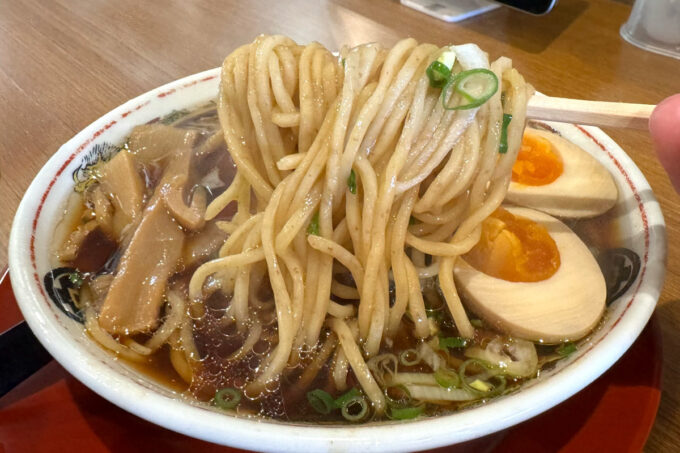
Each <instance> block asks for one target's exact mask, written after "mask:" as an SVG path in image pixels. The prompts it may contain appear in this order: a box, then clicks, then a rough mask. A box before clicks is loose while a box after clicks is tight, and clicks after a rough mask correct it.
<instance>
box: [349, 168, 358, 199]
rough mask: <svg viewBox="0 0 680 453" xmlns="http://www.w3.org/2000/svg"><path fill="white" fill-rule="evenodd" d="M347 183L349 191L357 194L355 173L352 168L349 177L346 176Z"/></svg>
mask: <svg viewBox="0 0 680 453" xmlns="http://www.w3.org/2000/svg"><path fill="white" fill-rule="evenodd" d="M347 185H348V186H349V191H350V192H351V193H352V194H354V195H356V194H357V175H356V173H354V170H352V171H350V172H349V178H347Z"/></svg>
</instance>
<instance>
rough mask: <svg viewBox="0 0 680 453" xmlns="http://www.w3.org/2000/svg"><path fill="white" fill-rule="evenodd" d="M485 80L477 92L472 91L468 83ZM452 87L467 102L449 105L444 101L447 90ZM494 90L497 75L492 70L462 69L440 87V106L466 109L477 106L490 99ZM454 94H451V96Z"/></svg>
mask: <svg viewBox="0 0 680 453" xmlns="http://www.w3.org/2000/svg"><path fill="white" fill-rule="evenodd" d="M480 82H485V86H484V87H482V88H481V91H480V90H479V89H478V90H477V91H478V92H477V93H473V92H472V91H471V89H470V88H468V85H469V84H471V83H480ZM451 89H453V93H454V94H455V93H458V94H460V95H461V97H463V98H464V99H465V100H467V101H468V103H467V104H461V105H456V106H449V105H447V103H446V97H447V94H448V92H449V91H451ZM496 91H498V77H496V74H494V73H493V72H492V71H489V70H488V69H483V68H477V69H470V70H468V71H462V72H459V73H458V74H456V75H454V76H452V77H451V78H450V79H449V81H448V82H447V84H446V85H445V86H444V88H443V89H442V106H444V109H446V110H468V109H473V108H476V107H479V106H480V105H482V104H484V103H485V102H486V101H488V100H489V99H491V96H493V95H494V94H495V93H496ZM453 96H454V95H453V94H452V95H451V97H453Z"/></svg>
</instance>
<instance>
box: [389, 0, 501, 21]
mask: <svg viewBox="0 0 680 453" xmlns="http://www.w3.org/2000/svg"><path fill="white" fill-rule="evenodd" d="M401 4H402V5H404V6H408V7H409V8H413V9H415V10H417V11H420V12H421V13H425V14H427V15H429V16H432V17H436V18H437V19H441V20H444V21H446V22H459V21H461V20H465V19H468V18H470V17H473V16H476V15H478V14H482V13H485V12H487V11H491V10H492V9H496V8H498V7H499V6H500V5H498V4H496V3H492V2H490V1H487V0H401Z"/></svg>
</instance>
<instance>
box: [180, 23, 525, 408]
mask: <svg viewBox="0 0 680 453" xmlns="http://www.w3.org/2000/svg"><path fill="white" fill-rule="evenodd" d="M445 52H446V53H452V54H453V55H454V56H455V59H456V62H455V63H454V64H453V66H454V67H453V72H462V71H469V70H475V69H479V68H482V69H487V70H490V71H491V72H492V73H493V75H494V76H495V78H496V79H497V81H498V82H497V83H498V86H499V89H497V90H496V91H495V93H493V95H492V96H491V97H490V98H489V99H488V100H487V101H486V102H485V103H483V104H482V105H480V106H476V107H472V108H468V109H459V110H454V109H448V108H446V106H447V103H453V102H454V101H455V99H452V98H454V97H456V93H454V92H453V90H449V98H448V99H447V98H444V99H443V102H442V92H441V91H442V90H441V89H437V88H433V87H432V86H431V84H430V78H428V75H427V74H426V70H427V68H428V67H429V66H430V65H431V64H432V62H433V61H435V60H437V59H438V58H439V57H441V56H442V54H443V53H445ZM472 83H474V81H473V82H472ZM527 94H528V93H527V86H526V85H525V83H524V80H523V79H522V77H521V76H520V75H519V74H518V73H517V71H516V70H514V69H513V68H512V66H511V62H510V60H508V59H506V58H501V59H499V60H497V61H495V62H494V63H493V64H490V63H489V61H488V57H487V55H486V54H485V53H484V52H482V51H481V50H480V49H479V48H478V47H477V46H476V45H472V44H468V45H463V46H451V47H450V48H445V49H440V48H438V47H436V46H433V45H431V44H420V45H419V44H418V43H417V42H416V41H415V40H413V39H406V40H403V41H401V42H399V43H397V44H396V45H395V46H394V47H393V48H392V49H389V50H385V49H383V48H382V47H380V46H379V45H375V44H369V45H363V46H359V47H356V48H353V49H349V50H347V51H344V52H342V58H341V60H339V59H338V58H336V57H334V56H333V54H332V53H331V52H330V51H328V50H327V49H325V48H323V47H322V46H320V45H318V44H311V45H309V46H306V47H300V46H298V45H296V44H295V43H294V42H292V41H291V40H289V39H287V38H285V37H280V36H261V37H259V38H257V39H256V40H255V42H254V43H252V44H250V45H247V46H244V47H241V48H240V49H238V50H236V51H235V52H234V53H233V54H232V55H230V56H229V57H227V59H226V60H225V62H224V65H223V67H222V80H221V86H220V94H219V101H218V102H219V105H218V111H219V118H220V124H221V125H222V130H223V132H224V137H225V141H226V142H227V146H228V149H229V150H230V153H231V156H232V157H233V159H234V162H235V163H236V166H237V169H238V170H237V175H236V178H235V180H234V183H232V186H231V187H230V189H229V190H228V191H227V192H225V193H224V194H222V196H220V197H218V198H217V199H215V200H214V201H213V202H212V203H211V205H210V206H209V208H208V215H210V214H211V213H212V212H218V211H219V210H221V208H223V207H225V206H227V204H228V203H229V202H231V201H234V200H236V201H238V211H237V214H236V216H235V217H234V220H233V221H232V222H231V223H230V225H229V226H230V227H231V228H233V232H232V237H231V239H230V240H229V242H230V243H229V242H228V243H227V244H226V245H225V246H224V247H223V248H222V250H221V251H220V255H221V257H220V258H218V259H216V260H214V261H211V262H208V263H206V264H204V265H203V266H202V267H200V268H199V269H198V270H197V272H196V273H195V274H194V276H193V277H192V279H191V286H190V296H191V297H194V298H195V297H200V296H201V292H202V287H203V285H204V283H205V279H206V278H207V277H208V276H209V275H213V276H214V275H215V274H218V275H219V276H218V277H217V278H218V279H220V285H221V290H222V291H227V292H232V294H233V298H232V302H231V306H230V308H231V310H230V312H233V315H234V317H235V320H236V322H237V323H238V324H239V325H240V326H243V327H245V326H246V325H247V323H248V322H249V317H248V292H249V291H248V288H249V286H250V285H249V281H250V279H251V278H252V274H253V273H256V274H257V273H260V274H261V273H265V272H266V273H267V275H268V277H269V280H270V283H271V286H272V289H273V293H274V301H275V304H276V312H277V321H278V334H279V339H278V344H277V346H276V349H275V350H274V352H273V353H272V355H271V359H270V360H269V361H268V363H266V364H264V366H263V367H262V370H261V373H260V374H259V376H258V377H257V378H256V380H255V381H254V382H253V386H258V385H262V386H263V385H264V384H266V383H267V382H268V381H271V380H272V379H277V378H278V376H279V375H280V374H281V373H282V372H283V370H284V369H285V367H286V366H287V365H288V364H289V363H290V362H294V361H296V360H297V358H296V357H295V355H296V354H297V353H298V351H299V350H300V348H301V347H302V348H305V347H306V348H310V347H313V346H315V345H316V344H317V342H318V341H319V336H320V333H321V330H322V328H323V327H324V326H325V325H327V326H329V327H330V328H331V329H332V330H333V332H335V333H336V334H337V335H338V337H339V339H340V347H341V348H342V351H343V353H344V355H345V357H346V358H347V361H348V362H349V364H350V366H351V367H352V370H353V371H354V373H355V375H356V376H357V379H358V380H359V381H360V383H361V386H362V388H363V390H364V391H365V392H366V393H367V395H368V397H369V398H370V399H371V401H372V402H373V404H374V405H375V408H376V410H378V411H381V410H382V408H383V407H384V405H385V403H384V396H383V394H382V392H381V391H380V389H379V388H378V386H377V385H375V380H374V379H373V377H372V376H371V374H370V372H369V371H368V369H367V368H366V365H365V362H364V355H365V356H366V357H373V356H375V355H377V354H378V353H379V351H380V346H381V344H383V342H390V341H391V338H392V337H393V336H394V335H395V334H396V333H397V331H398V328H399V326H400V324H401V322H402V319H403V318H404V316H407V313H408V316H409V318H410V321H411V322H412V329H413V333H414V335H415V336H416V337H418V338H422V339H425V338H427V337H429V336H430V334H431V333H430V325H429V323H428V318H427V314H426V311H425V304H424V301H423V296H422V291H421V284H420V279H419V276H435V275H436V276H438V278H439V282H440V285H441V289H442V292H443V293H444V296H445V299H446V302H447V304H448V307H449V310H450V312H451V314H452V315H453V318H454V321H455V324H456V327H457V328H458V330H459V332H460V334H461V335H462V336H463V337H466V338H472V337H473V335H474V329H473V327H472V326H471V325H470V322H469V320H468V318H467V316H466V314H465V311H464V309H463V307H462V305H461V302H460V299H459V297H458V294H457V292H456V288H455V285H454V282H453V263H454V261H455V259H456V256H458V255H461V254H464V253H466V252H467V251H469V250H470V248H472V246H474V244H475V243H476V242H477V239H478V238H479V236H480V232H481V222H482V220H484V219H485V218H486V217H487V216H488V215H489V214H491V213H492V212H493V211H495V210H496V208H498V206H499V205H500V204H501V202H502V200H503V197H504V195H505V193H506V191H507V187H508V184H509V182H510V175H511V168H512V164H513V163H514V159H515V156H516V153H517V151H518V149H519V145H520V143H521V139H522V131H523V128H524V122H525V115H526V103H527ZM504 113H507V114H510V115H512V118H513V120H512V122H511V123H510V125H509V126H508V128H507V132H506V133H507V138H506V140H507V146H508V151H507V152H505V153H503V154H500V153H499V152H498V150H499V146H500V145H501V125H502V122H503V114H504ZM279 167H283V168H284V169H283V170H282V169H280V168H279ZM348 181H350V182H351V184H348ZM251 191H252V193H254V195H255V196H254V200H252V199H251ZM253 207H255V208H253ZM252 211H255V212H257V214H256V216H255V217H253V216H252V213H251V212H252ZM412 218H415V219H416V221H417V222H418V228H417V229H416V230H415V231H413V232H409V222H410V219H412ZM253 219H255V220H253ZM248 220H250V221H248ZM310 232H311V233H310ZM414 233H415V234H414ZM408 247H411V248H413V249H414V250H415V251H416V252H419V253H428V254H429V255H431V256H432V257H433V260H432V264H430V265H429V266H422V264H423V263H420V264H421V266H417V265H416V264H415V263H414V261H413V260H412V259H411V258H410V257H409V256H408V255H407V253H406V252H407V250H406V249H407V248H408ZM258 263H266V269H265V268H264V266H260V268H259V269H255V267H256V266H258ZM334 263H338V264H339V265H340V266H342V267H344V268H345V269H346V270H347V271H349V273H350V274H351V280H352V281H353V282H354V286H355V288H356V289H355V291H356V293H357V294H358V295H359V300H360V302H359V303H358V304H357V306H356V309H357V314H356V316H349V317H342V316H333V315H332V314H330V313H329V312H332V311H333V306H334V305H335V304H334V302H333V301H332V300H331V294H332V289H333V286H334V283H335V284H336V285H337V286H341V285H342V286H343V290H345V291H347V292H350V291H351V290H352V289H354V288H347V287H346V285H343V284H342V283H341V282H339V281H337V280H334V268H335V269H336V270H337V268H338V267H339V266H334ZM390 276H392V282H393V283H392V282H391V280H390ZM348 290H349V291H348ZM391 292H393V293H394V297H393V298H394V302H393V304H392V306H390V298H391V294H390V293H391ZM326 321H328V323H327V324H326ZM352 327H353V328H354V331H355V332H354V333H352V330H353V329H352ZM358 344H360V345H361V347H359V346H358ZM362 352H363V354H362Z"/></svg>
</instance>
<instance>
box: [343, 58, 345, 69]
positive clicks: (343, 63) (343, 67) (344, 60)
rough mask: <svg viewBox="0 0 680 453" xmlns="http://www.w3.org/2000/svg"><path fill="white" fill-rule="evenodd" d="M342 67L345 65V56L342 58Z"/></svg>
mask: <svg viewBox="0 0 680 453" xmlns="http://www.w3.org/2000/svg"><path fill="white" fill-rule="evenodd" d="M342 67H343V68H344V67H345V57H343V58H342Z"/></svg>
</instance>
